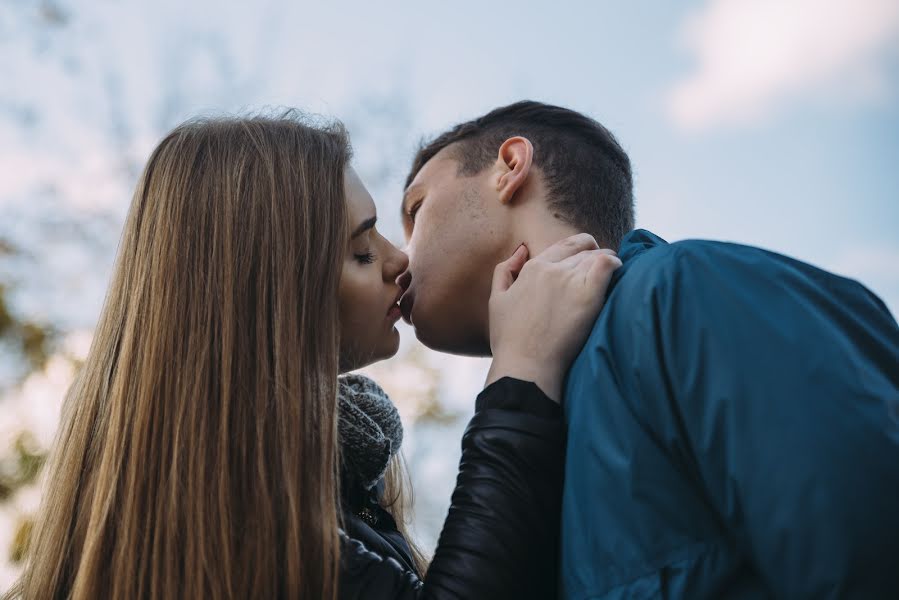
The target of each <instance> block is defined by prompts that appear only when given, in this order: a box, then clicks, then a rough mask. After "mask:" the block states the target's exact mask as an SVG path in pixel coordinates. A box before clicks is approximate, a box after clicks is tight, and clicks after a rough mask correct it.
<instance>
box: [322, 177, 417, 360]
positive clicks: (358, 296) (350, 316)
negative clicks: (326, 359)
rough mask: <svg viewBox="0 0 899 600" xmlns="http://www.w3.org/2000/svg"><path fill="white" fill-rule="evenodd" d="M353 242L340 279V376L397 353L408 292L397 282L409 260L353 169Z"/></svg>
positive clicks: (349, 189)
mask: <svg viewBox="0 0 899 600" xmlns="http://www.w3.org/2000/svg"><path fill="white" fill-rule="evenodd" d="M344 181H345V185H346V198H347V213H348V215H349V220H350V236H351V237H350V241H349V248H348V249H347V253H346V258H345V259H344V261H343V271H342V272H341V275H340V291H339V294H338V296H339V305H340V371H341V372H346V371H351V370H353V369H358V368H360V367H364V366H365V365H368V364H371V363H373V362H375V361H378V360H382V359H385V358H388V357H390V356H393V355H394V354H396V351H397V349H398V348H399V344H400V334H399V332H398V331H397V330H396V327H394V325H395V324H396V322H397V320H399V318H400V317H401V315H402V313H401V312H400V309H399V305H398V304H397V303H398V301H399V299H400V295H401V294H402V289H401V288H400V286H399V285H398V284H397V282H396V279H397V277H399V276H400V275H401V274H402V273H403V272H404V271H405V270H406V267H407V266H408V265H409V258H408V257H407V256H406V255H405V254H404V253H403V252H401V251H400V250H399V249H398V248H396V247H395V246H394V245H393V244H391V243H390V242H388V241H387V240H386V239H384V238H383V237H382V236H381V234H379V233H378V230H377V228H376V227H375V221H376V219H377V212H376V209H375V203H374V201H372V199H371V195H369V193H368V190H366V189H365V186H364V185H363V184H362V181H361V180H360V179H359V176H358V175H357V174H356V172H355V171H354V170H353V169H352V168H347V170H346V175H345V177H344Z"/></svg>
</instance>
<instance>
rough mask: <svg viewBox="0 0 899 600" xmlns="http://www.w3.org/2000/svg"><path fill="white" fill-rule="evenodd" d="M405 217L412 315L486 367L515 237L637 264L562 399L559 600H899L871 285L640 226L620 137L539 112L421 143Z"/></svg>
mask: <svg viewBox="0 0 899 600" xmlns="http://www.w3.org/2000/svg"><path fill="white" fill-rule="evenodd" d="M403 220H404V224H405V231H406V237H407V241H408V251H409V254H410V260H411V264H410V268H409V272H408V273H407V274H406V275H405V276H404V277H403V278H402V279H403V281H402V283H403V284H404V285H406V286H407V287H408V291H407V292H406V294H405V296H404V298H403V300H402V302H401V306H402V308H403V311H404V313H405V315H406V318H407V320H409V321H411V323H412V324H413V326H414V327H415V331H416V335H417V336H418V337H419V339H420V340H421V341H422V342H423V343H425V344H426V345H428V346H430V347H432V348H435V349H438V350H443V351H447V352H454V353H460V354H471V355H486V354H488V353H489V351H490V348H489V339H488V323H487V304H488V299H489V295H490V281H491V276H492V271H493V266H494V265H496V264H497V263H499V262H500V261H502V260H504V259H505V258H507V257H508V256H509V255H511V254H512V252H513V251H514V250H515V249H516V248H517V247H518V245H519V244H521V243H525V244H526V245H527V247H528V249H529V250H530V253H531V255H532V256H533V255H536V254H538V253H539V252H541V251H542V250H543V249H544V248H545V247H547V246H548V245H550V244H552V243H553V242H555V241H557V240H559V239H562V238H564V237H566V236H568V235H571V234H572V233H575V232H588V233H590V234H592V235H593V236H594V237H595V238H596V239H597V241H598V242H599V244H600V245H601V246H603V247H610V248H613V249H617V250H618V254H619V257H620V258H621V260H622V261H623V263H624V265H623V267H622V268H620V269H619V270H618V272H617V273H616V275H615V277H614V279H613V285H612V287H610V291H609V293H608V295H607V300H606V307H605V308H604V310H603V312H602V313H601V315H600V317H599V318H598V320H597V321H596V323H595V325H594V326H593V329H592V332H591V334H590V337H589V339H588V341H587V343H586V345H585V346H584V348H583V350H582V352H581V353H580V355H579V357H578V358H577V359H576V360H575V362H574V364H573V366H572V368H571V370H570V372H569V374H568V378H567V383H566V387H565V398H564V411H565V416H566V420H567V423H568V428H569V429H568V436H569V437H568V456H567V462H566V472H565V486H564V495H563V518H562V524H561V525H562V530H561V559H560V571H561V577H560V579H561V583H560V585H561V594H562V596H563V597H565V598H568V599H572V600H586V599H597V598H603V599H611V598H658V597H665V598H764V597H772V596H773V597H780V598H806V597H815V598H818V597H841V598H843V597H857V598H878V597H896V596H897V594H899V327H897V324H896V321H895V320H894V319H893V317H892V316H891V315H890V313H889V311H888V310H887V309H886V307H885V306H884V304H883V303H882V302H881V301H880V300H879V299H878V298H877V297H876V296H874V295H873V294H872V293H871V292H869V291H868V290H867V289H865V288H864V287H862V286H861V285H859V284H858V283H856V282H854V281H851V280H848V279H844V278H841V277H837V276H835V275H832V274H830V273H826V272H824V271H821V270H819V269H816V268H814V267H811V266H809V265H806V264H803V263H801V262H798V261H796V260H792V259H790V258H787V257H784V256H780V255H777V254H774V253H771V252H767V251H764V250H760V249H757V248H751V247H747V246H739V245H734V244H726V243H719V242H707V241H686V242H679V243H675V244H668V243H666V242H665V241H663V240H662V239H661V238H659V237H657V236H655V235H653V234H651V233H649V232H647V231H642V230H636V231H634V230H633V201H632V186H631V170H630V163H629V160H628V157H627V155H626V154H625V152H624V151H623V150H622V149H621V147H620V145H619V144H618V142H617V141H616V140H615V138H614V137H613V136H612V134H611V133H609V132H608V131H607V130H606V129H605V128H604V127H602V126H601V125H600V124H599V123H597V122H595V121H593V120H592V119H589V118H588V117H586V116H584V115H581V114H578V113H576V112H573V111H570V110H566V109H563V108H559V107H554V106H547V105H544V104H540V103H536V102H521V103H517V104H513V105H511V106H506V107H503V108H499V109H497V110H494V111H492V112H491V113H489V114H487V115H484V116H482V117H480V118H478V119H475V120H472V121H469V122H466V123H463V124H460V125H458V126H456V127H454V128H453V129H451V130H449V131H447V132H446V133H444V134H442V135H441V136H439V137H437V138H436V139H435V140H434V141H433V142H431V143H430V144H428V145H426V146H424V147H423V148H422V149H421V150H420V151H419V153H418V155H417V156H416V158H415V161H414V164H413V167H412V171H411V173H410V174H409V178H408V181H407V189H406V194H405V198H404V202H403ZM527 326H528V324H527V323H522V327H527Z"/></svg>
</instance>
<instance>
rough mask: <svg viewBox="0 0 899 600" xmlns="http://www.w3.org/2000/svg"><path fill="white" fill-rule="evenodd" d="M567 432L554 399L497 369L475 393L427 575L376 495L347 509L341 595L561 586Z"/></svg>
mask: <svg viewBox="0 0 899 600" xmlns="http://www.w3.org/2000/svg"><path fill="white" fill-rule="evenodd" d="M564 448H565V433H564V424H563V422H562V418H561V409H560V407H559V405H558V404H556V403H555V402H553V401H552V400H550V399H549V398H547V397H546V396H545V395H544V394H543V392H541V391H540V389H539V388H538V387H537V386H536V385H534V384H533V383H529V382H524V381H519V380H517V379H512V378H504V379H501V380H499V381H497V382H495V383H494V384H492V385H491V386H489V387H487V388H486V389H485V390H484V391H483V392H481V394H480V395H479V396H478V399H477V404H476V412H475V415H474V417H473V418H472V419H471V422H470V423H469V425H468V428H467V429H466V431H465V435H464V436H463V438H462V459H461V461H460V464H459V475H458V478H457V480H456V489H455V491H454V492H453V496H452V504H451V506H450V509H449V514H448V516H447V518H446V522H445V523H444V526H443V531H442V533H441V534H440V540H439V542H438V545H437V550H436V552H435V555H434V559H433V561H432V562H431V566H430V568H429V569H428V573H427V575H426V576H425V577H424V579H422V578H421V577H420V576H419V574H418V573H417V572H416V570H415V568H414V566H413V564H412V559H411V556H410V552H409V547H408V545H407V544H406V541H405V540H404V539H403V537H402V536H401V535H400V534H399V532H397V530H396V524H395V523H394V521H393V519H392V518H391V517H390V515H389V514H388V513H387V512H386V511H384V510H382V509H380V507H378V506H377V503H376V502H375V501H374V499H373V498H370V497H369V498H361V499H360V498H358V497H357V498H355V499H353V498H350V499H348V500H349V501H348V502H346V506H345V510H344V531H343V532H342V534H341V536H342V558H341V574H340V598H341V600H362V599H365V600H425V599H429V600H430V599H433V600H438V599H439V600H443V599H450V598H452V599H467V600H468V599H471V600H479V599H484V600H501V599H503V598H515V599H516V600H519V599H529V598H535V599H536V598H540V599H547V598H549V599H551V598H555V597H556V595H557V592H556V590H557V578H558V568H557V560H558V536H559V520H560V515H561V497H562V477H563V467H564Z"/></svg>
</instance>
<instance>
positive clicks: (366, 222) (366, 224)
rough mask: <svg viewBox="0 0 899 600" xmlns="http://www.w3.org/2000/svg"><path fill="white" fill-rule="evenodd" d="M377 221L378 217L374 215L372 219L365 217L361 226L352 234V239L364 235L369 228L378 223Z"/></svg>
mask: <svg viewBox="0 0 899 600" xmlns="http://www.w3.org/2000/svg"><path fill="white" fill-rule="evenodd" d="M377 222H378V217H372V218H370V219H365V220H364V221H362V223H361V224H360V225H359V227H357V228H356V231H354V232H353V235H351V236H350V239H351V240H354V239H356V238H357V237H359V236H360V235H362V234H363V233H365V232H366V231H368V230H369V229H371V228H372V227H374V226H375V223H377Z"/></svg>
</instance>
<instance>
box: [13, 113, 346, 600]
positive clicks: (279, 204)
mask: <svg viewBox="0 0 899 600" xmlns="http://www.w3.org/2000/svg"><path fill="white" fill-rule="evenodd" d="M349 152H350V150H349V143H348V139H347V136H346V134H345V132H344V130H343V129H342V128H341V127H340V126H339V125H328V126H312V125H308V124H306V123H305V122H304V121H303V120H302V119H301V118H299V117H297V116H295V115H294V114H290V113H288V114H284V115H280V116H267V117H248V118H234V119H231V118H225V119H204V120H195V121H192V122H189V123H187V124H184V125H182V126H180V127H178V128H177V129H175V130H174V131H173V132H172V133H170V134H169V135H168V136H167V137H166V138H165V139H164V140H163V141H162V142H161V143H160V144H159V146H158V147H157V148H156V149H155V151H154V152H153V154H152V156H151V157H150V159H149V162H148V164H147V166H146V168H145V170H144V172H143V175H142V177H141V180H140V182H139V184H138V186H137V190H136V192H135V195H134V199H133V202H132V205H131V209H130V212H129V215H128V219H127V222H126V224H125V228H124V232H123V235H122V239H121V243H120V249H119V256H118V261H117V265H116V267H115V271H114V274H113V277H112V281H111V284H110V287H109V292H108V295H107V298H106V303H105V306H104V309H103V312H102V315H101V317H100V321H99V324H98V327H97V330H96V334H95V337H94V341H93V344H92V346H91V350H90V353H89V356H88V358H87V361H86V364H85V365H84V368H83V370H82V372H81V374H80V375H79V377H78V379H77V381H76V382H75V384H74V385H73V386H72V388H71V390H70V391H69V395H68V397H67V400H66V405H65V408H64V414H63V419H62V422H61V426H60V431H59V434H58V438H57V444H56V447H55V450H54V458H53V460H52V463H51V466H50V470H49V473H48V479H47V487H46V489H45V496H44V504H43V505H42V509H41V513H40V515H39V518H38V522H37V525H36V531H35V534H34V538H33V540H32V543H31V547H30V549H29V556H30V559H29V561H28V563H27V565H26V570H25V573H24V575H23V577H22V580H21V581H20V584H19V588H18V592H19V593H20V594H21V595H23V596H24V597H26V598H39V599H49V598H54V599H56V598H59V599H62V598H73V599H75V600H88V599H90V600H93V599H95V598H127V599H129V600H131V599H136V598H152V599H171V598H250V597H254V598H298V599H309V600H311V599H314V600H321V599H331V598H334V597H335V595H336V589H337V576H338V560H339V539H338V506H339V502H338V500H337V493H338V480H339V478H338V455H337V429H336V416H335V411H336V403H335V398H336V384H337V374H338V352H339V340H338V336H339V326H338V312H337V302H336V298H337V289H338V282H339V278H340V273H341V265H342V260H343V256H344V252H345V248H346V244H347V242H346V239H347V229H348V224H347V216H346V202H345V196H344V183H343V182H344V170H345V169H346V167H347V162H348V160H349Z"/></svg>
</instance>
